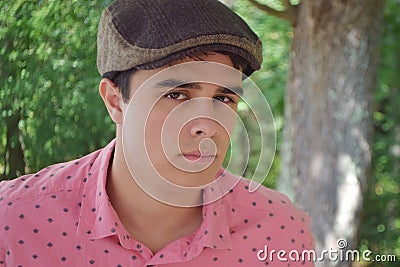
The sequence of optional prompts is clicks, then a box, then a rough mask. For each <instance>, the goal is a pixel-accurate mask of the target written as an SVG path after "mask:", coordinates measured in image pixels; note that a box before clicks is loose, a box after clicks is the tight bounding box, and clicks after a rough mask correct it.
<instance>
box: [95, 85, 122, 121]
mask: <svg viewBox="0 0 400 267" xmlns="http://www.w3.org/2000/svg"><path fill="white" fill-rule="evenodd" d="M99 93H100V96H101V98H102V99H103V101H104V104H105V105H106V107H107V110H108V114H110V117H111V119H112V120H113V121H114V122H115V123H116V124H122V121H123V113H122V103H123V101H122V95H121V93H120V91H119V89H118V86H117V85H116V84H115V83H114V82H113V81H111V80H110V79H107V78H103V79H102V80H101V81H100V85H99Z"/></svg>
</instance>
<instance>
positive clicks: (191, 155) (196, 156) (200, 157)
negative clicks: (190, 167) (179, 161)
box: [182, 150, 217, 163]
mask: <svg viewBox="0 0 400 267" xmlns="http://www.w3.org/2000/svg"><path fill="white" fill-rule="evenodd" d="M182 156H183V157H185V158H186V159H188V160H190V161H196V162H200V163H202V162H212V161H213V160H214V159H215V158H216V157H217V155H215V154H213V153H207V152H203V153H202V152H200V151H199V150H197V151H194V152H188V153H183V154H182Z"/></svg>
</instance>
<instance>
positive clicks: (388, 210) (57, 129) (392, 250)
mask: <svg viewBox="0 0 400 267" xmlns="http://www.w3.org/2000/svg"><path fill="white" fill-rule="evenodd" d="M109 2H110V1H105V0H102V1H101V0H80V1H78V0H71V1H68V2H65V1H56V0H36V1H34V0H12V1H11V0H2V1H1V2H0V77H1V81H2V82H1V86H0V180H7V179H13V178H15V177H17V176H20V175H23V174H26V173H32V172H36V171H38V170H40V169H41V168H43V167H46V166H48V165H51V164H54V163H57V162H62V161H68V160H72V159H74V158H78V157H80V156H83V155H85V154H87V153H89V152H92V151H94V150H97V149H99V148H101V147H103V146H104V145H106V144H107V143H108V142H109V141H110V140H112V139H113V138H114V134H115V133H114V131H115V127H114V125H113V123H112V121H111V119H110V118H109V116H108V114H107V111H106V108H105V107H104V105H103V102H102V100H101V98H100V96H99V94H98V90H97V88H98V83H99V80H100V76H99V74H98V72H97V68H96V34H97V24H98V20H99V17H100V14H101V12H102V10H103V9H104V7H105V6H106V5H107V4H108V3H109ZM222 2H224V3H225V4H227V5H228V6H229V7H230V8H232V9H233V10H234V11H235V12H237V13H238V14H239V15H240V16H241V17H242V18H243V19H244V20H245V21H246V22H247V23H248V24H249V25H250V27H251V28H252V29H253V30H254V31H255V32H256V33H257V34H258V35H259V36H260V38H261V39H262V41H263V44H264V52H263V53H264V63H263V65H262V69H261V70H260V71H258V72H256V73H255V74H253V75H252V77H251V78H252V80H253V81H255V82H256V84H257V85H258V86H259V88H261V89H262V90H263V93H264V95H265V97H266V99H267V100H268V102H269V104H270V106H271V109H272V111H273V113H274V117H275V123H276V128H277V133H278V138H277V141H278V143H277V152H276V156H275V159H274V162H273V165H272V168H271V171H270V173H269V175H268V177H267V179H266V180H265V185H266V186H269V187H272V188H277V189H278V190H280V191H283V192H285V193H287V194H288V195H289V196H290V197H291V199H292V200H293V202H294V203H295V204H296V205H298V206H299V207H301V208H303V209H305V210H306V211H307V212H309V214H310V216H311V217H312V218H313V221H314V224H313V226H312V227H313V231H314V234H315V235H316V239H317V247H319V248H323V247H325V248H328V247H327V246H328V245H329V246H331V245H332V240H337V239H338V238H340V237H344V238H346V239H348V241H349V248H356V249H358V250H359V251H364V250H366V249H370V250H371V251H373V253H374V254H382V255H396V256H397V262H365V261H362V260H361V261H357V262H353V263H338V262H336V263H334V262H330V263H319V264H320V266H351V265H353V266H399V263H400V109H399V104H400V75H398V70H399V69H400V16H399V12H400V0H386V1H385V2H383V1H348V2H347V3H344V1H338V0H334V1H320V2H319V3H318V4H315V3H314V4H313V3H312V2H311V1H307V0H301V1H286V0H282V1H279V0H271V1H268V0H265V1H261V0H260V1H259V2H255V1H249V0H233V1H232V0H231V1H222ZM339 2H340V3H339ZM342 2H343V3H342ZM383 3H384V5H383ZM346 5H348V6H346ZM374 12H376V13H374ZM339 15H340V16H339ZM342 16H343V17H342ZM363 16H364V17H363ZM149 34H151V33H149ZM351 34H352V35H351ZM313 38H315V39H313ZM330 38H331V40H330ZM346 40H349V42H347V41H346ZM354 40H356V41H354ZM357 42H358V43H357ZM355 43H356V44H355ZM331 44H334V45H331ZM311 48H312V49H311ZM352 49H353V50H352ZM349 51H350V52H349ZM354 51H356V52H354ZM359 51H360V52H359ZM346 53H347V54H346ZM324 55H327V57H326V58H325V57H324ZM329 55H331V56H332V57H331V58H330V57H329ZM341 55H344V56H343V57H342V56H341ZM353 57H354V58H353ZM366 58H367V59H368V62H367V63H365V61H363V60H365V59H366ZM309 59H312V60H313V61H312V62H313V63H312V62H311V61H309ZM344 59H345V60H344ZM335 60H337V61H335ZM316 62H317V63H316ZM318 62H323V64H321V65H319V63H318ZM364 63H365V64H366V65H365V66H366V67H365V68H364V67H362V66H364V65H363V64H364ZM312 64H314V65H312ZM352 64H353V65H352ZM360 66H361V67H360ZM327 77H328V78H327ZM354 77H358V78H359V79H358V80H354ZM313 79H314V80H315V81H317V82H315V83H314V84H312V83H310V81H312V80H313ZM347 81H349V82H347ZM307 83H308V85H306V86H305V87H304V88H303V89H301V88H300V89H298V88H296V86H297V85H298V84H301V85H303V86H304V84H307ZM336 84H337V86H336ZM340 84H348V85H351V86H350V87H352V88H355V90H354V92H353V91H351V90H350V91H346V90H347V89H348V88H349V87H346V86H343V87H340ZM308 87H309V88H310V89H309V88H308ZM324 88H326V90H324ZM346 88H347V89H346ZM295 89H296V90H295ZM302 90H303V91H302ZM313 90H314V91H313ZM341 90H342V91H341ZM357 90H359V91H357ZM294 91H296V92H302V95H295V94H294ZM321 91H322V92H327V93H326V94H322V93H321ZM335 93H336V95H335ZM307 97H308V98H309V99H311V100H312V101H311V102H307V101H306V100H304V102H301V103H300V106H301V107H304V109H303V108H300V109H299V106H296V103H297V102H299V101H297V99H307ZM324 97H326V99H325V100H324ZM340 97H344V98H343V99H342V100H341V99H340ZM349 99H352V100H354V101H349ZM302 101H303V100H302ZM335 101H337V102H335ZM310 103H311V104H310ZM314 103H319V106H318V105H317V106H315V105H314ZM321 103H322V104H321ZM335 103H336V104H335ZM338 103H339V104H338ZM343 103H345V104H346V105H344V106H341V105H342V104H343ZM297 104H298V103H297ZM350 104H351V105H350ZM291 105H293V106H291ZM311 106H312V107H313V109H312V110H311V111H310V109H309V107H311ZM289 107H290V108H289ZM323 108H326V109H327V112H321V110H323ZM331 109H335V112H332V110H331ZM360 110H361V113H362V114H364V115H362V116H361V117H360V118H359V119H356V120H354V121H353V119H354V118H350V117H348V116H349V114H350V115H351V114H358V113H357V112H359V111H360ZM346 112H348V113H346ZM242 116H243V121H244V122H245V123H246V124H247V127H248V131H249V136H252V131H254V135H256V132H257V131H258V129H254V125H252V122H250V121H248V119H247V118H248V117H247V116H246V111H245V110H244V111H243V113H242ZM318 116H322V117H321V118H320V121H319V117H318ZM324 116H326V117H324ZM305 118H306V119H305ZM307 118H308V119H307ZM330 118H334V120H332V123H331V121H330ZM350 119H351V120H350ZM315 122H317V123H318V124H317V126H315V125H314V124H313V123H315ZM296 123H303V124H300V126H297V128H296ZM301 125H303V127H304V129H313V132H307V130H304V131H305V132H304V134H303V135H304V136H305V137H304V138H301V135H302V134H301V132H302V128H301ZM355 126H357V127H355ZM299 127H300V128H299ZM313 127H315V129H314V128H313ZM330 127H332V128H330ZM320 129H322V130H320ZM329 129H331V130H332V129H334V131H337V133H336V134H335V135H334V136H335V138H332V140H330V138H328V137H329V134H330V132H331V131H330V130H329ZM360 129H361V130H360ZM358 130H360V131H361V136H362V138H361V139H362V140H364V142H361V143H357V144H355V143H353V141H352V140H353V139H351V138H352V137H354V136H355V132H357V131H358ZM293 131H295V132H296V131H297V133H298V135H299V136H300V137H298V136H297V135H293ZM291 133H292V134H291ZM310 136H311V141H310V140H308V139H307V137H308V138H310ZM337 136H339V137H340V138H339V137H338V138H336V137H337ZM254 140H256V139H254ZM307 140H308V141H307ZM313 140H315V142H314V141H313ZM341 140H344V141H343V142H342V141H341ZM331 141H332V143H330V142H331ZM314 144H315V147H314ZM328 144H330V145H328ZM252 145H253V149H252V155H251V157H250V162H249V165H248V167H247V169H246V173H245V176H251V174H252V173H253V172H254V170H255V168H256V166H257V163H258V153H259V150H260V149H261V148H260V147H257V146H259V144H258V145H257V144H254V143H253V144H252ZM358 148H360V149H358ZM341 149H342V150H341ZM346 149H350V150H351V151H347V152H346ZM317 150H318V151H319V153H320V154H319V158H318V159H320V160H319V161H318V160H317V161H316V159H315V158H314V156H315V151H317ZM298 151H301V153H300V154H299V152H298ZM354 151H358V152H357V153H353V152H354ZM307 152H308V153H310V154H307ZM343 155H345V157H342V156H343ZM341 158H344V159H345V160H343V161H341ZM321 159H322V161H321ZM329 159H330V160H329ZM335 161H336V162H339V161H340V162H342V163H343V164H342V163H341V164H336V165H335V166H334V167H332V168H331V170H330V169H329V168H330V167H328V166H330V165H332V164H329V163H330V162H335ZM315 162H317V163H315ZM350 163H351V164H350ZM296 164H299V165H298V166H300V167H296V168H295V171H293V168H294V167H295V166H297V165H296ZM309 164H310V165H309ZM349 166H350V167H349ZM302 167H304V168H305V169H306V170H309V171H310V173H308V172H306V173H302ZM316 170H318V171H317V174H315V172H316ZM328 171H329V172H328ZM338 173H340V174H338ZM343 173H344V174H343ZM313 175H314V176H316V177H318V176H320V180H319V179H317V178H315V177H313ZM330 175H331V176H330ZM307 177H311V178H312V179H311V178H307ZM341 177H342V178H341ZM343 177H344V178H343ZM349 177H350V178H352V179H354V180H355V181H353V180H351V179H350V178H349ZM304 179H305V180H304ZM324 179H325V180H324ZM350 180H351V181H353V182H349V181H350ZM318 181H324V183H323V184H320V183H319V182H318ZM343 192H345V193H343ZM325 196H329V197H325ZM354 199H355V200H354ZM317 206H318V207H317ZM346 206H351V207H353V208H352V209H351V210H346V209H344V208H343V207H346ZM324 212H326V213H327V215H326V216H325V215H323V214H324ZM331 214H332V215H331ZM343 214H345V215H343ZM0 216H1V215H0ZM346 216H347V217H346ZM343 218H345V219H344V220H343ZM324 220H327V221H324ZM327 227H328V228H327Z"/></svg>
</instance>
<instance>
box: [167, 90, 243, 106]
mask: <svg viewBox="0 0 400 267" xmlns="http://www.w3.org/2000/svg"><path fill="white" fill-rule="evenodd" d="M172 95H179V96H181V95H184V96H185V99H178V98H179V96H178V97H177V98H171V96H172ZM163 97H164V98H165V99H167V100H171V101H183V100H186V99H188V98H189V97H188V96H187V95H186V94H185V93H181V92H171V93H168V94H165V95H164V96H163ZM220 97H221V98H227V99H228V101H227V102H224V101H221V100H218V99H217V98H220ZM214 99H216V100H218V101H221V102H222V103H232V104H236V101H235V100H234V99H233V98H231V97H229V96H225V95H220V96H215V97H214Z"/></svg>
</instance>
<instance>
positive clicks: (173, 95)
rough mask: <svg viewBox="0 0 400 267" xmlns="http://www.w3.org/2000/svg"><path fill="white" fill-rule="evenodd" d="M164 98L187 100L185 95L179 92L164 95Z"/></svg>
mask: <svg viewBox="0 0 400 267" xmlns="http://www.w3.org/2000/svg"><path fill="white" fill-rule="evenodd" d="M164 97H165V98H167V99H173V100H185V99H188V97H187V95H185V94H184V93H179V92H172V93H168V94H166V95H164Z"/></svg>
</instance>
